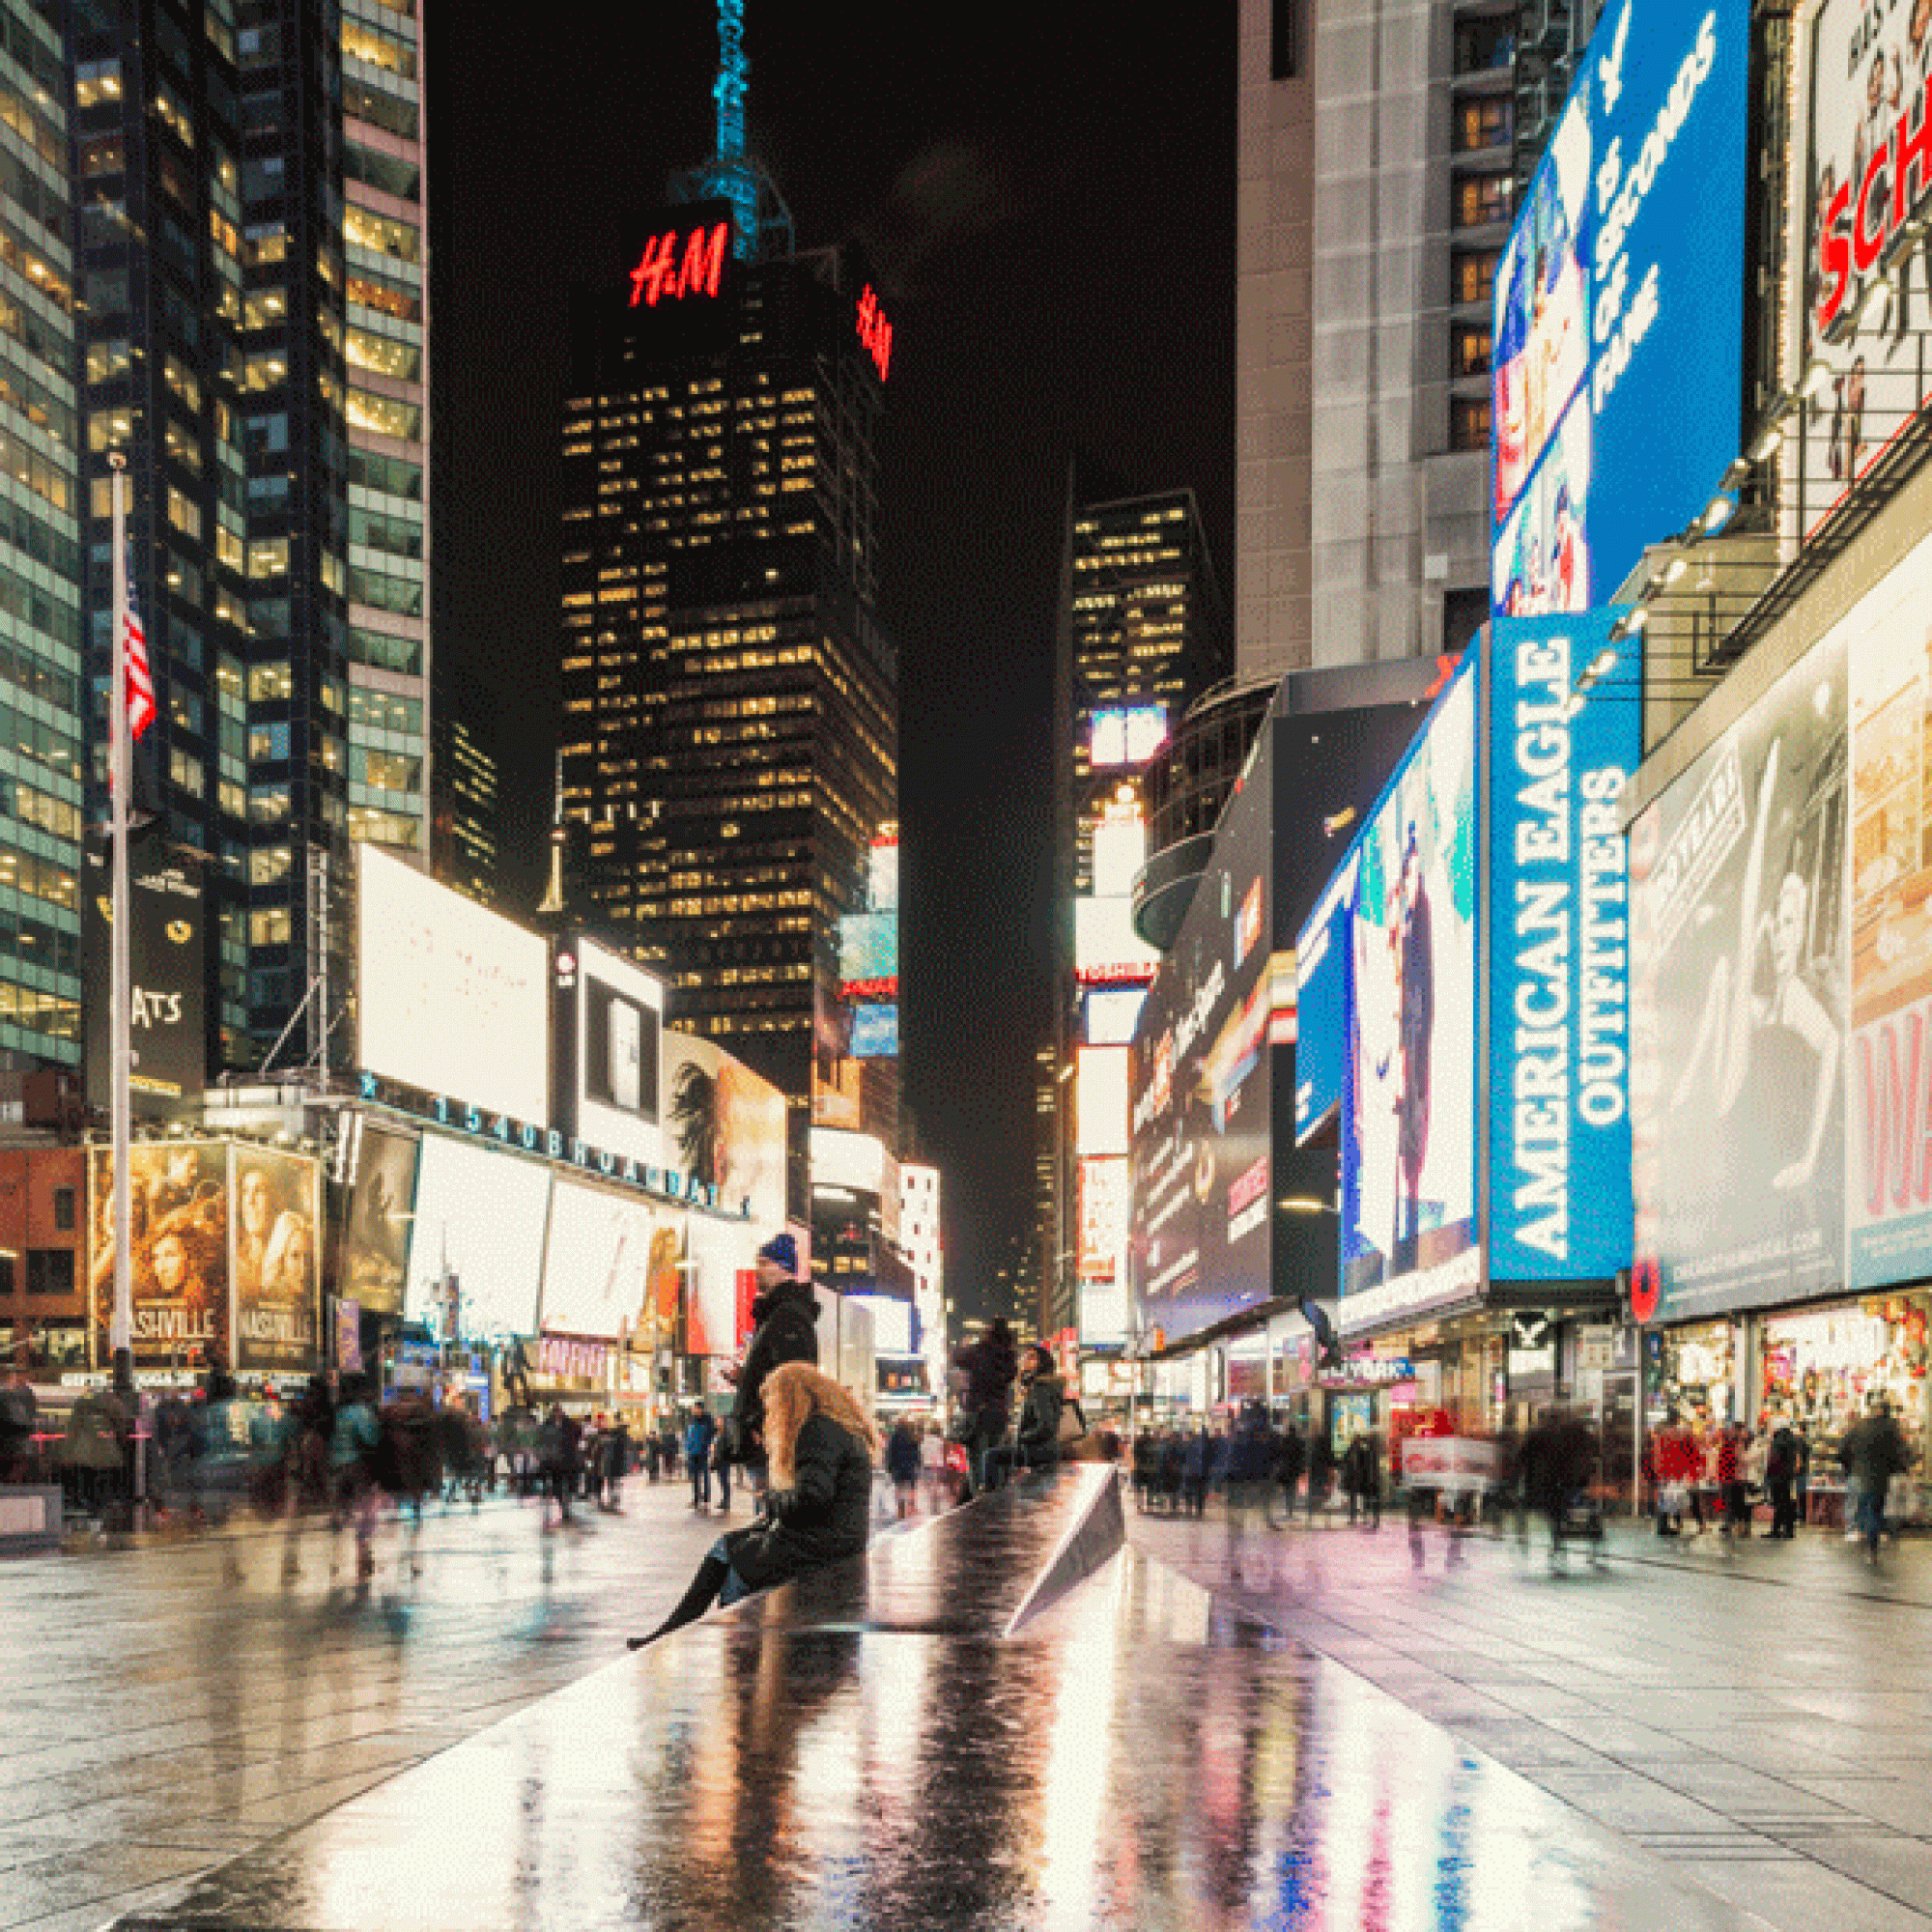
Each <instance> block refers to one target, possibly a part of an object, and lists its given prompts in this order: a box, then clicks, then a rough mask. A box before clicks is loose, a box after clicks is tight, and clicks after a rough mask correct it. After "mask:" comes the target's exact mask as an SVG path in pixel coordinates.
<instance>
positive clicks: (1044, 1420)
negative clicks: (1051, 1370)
mask: <svg viewBox="0 0 1932 1932" xmlns="http://www.w3.org/2000/svg"><path fill="white" fill-rule="evenodd" d="M1065 1400H1066V1384H1065V1381H1063V1380H1062V1379H1061V1378H1060V1377H1059V1376H1036V1377H1034V1378H1033V1380H1032V1381H1031V1382H1029V1383H1028V1384H1027V1392H1026V1401H1025V1403H1024V1404H1022V1405H1021V1407H1020V1426H1019V1431H1018V1435H1017V1437H1016V1439H1017V1442H1018V1445H1019V1452H1020V1461H1021V1462H1022V1463H1025V1464H1026V1466H1027V1467H1028V1468H1029V1469H1044V1468H1051V1467H1052V1465H1053V1464H1054V1463H1058V1462H1059V1461H1060V1407H1061V1405H1062V1403H1064V1402H1065Z"/></svg>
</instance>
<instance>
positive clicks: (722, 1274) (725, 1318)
mask: <svg viewBox="0 0 1932 1932" xmlns="http://www.w3.org/2000/svg"><path fill="white" fill-rule="evenodd" d="M765 1238H767V1237H766V1236H764V1235H762V1234H760V1235H758V1236H755V1237H753V1235H752V1231H751V1230H749V1229H746V1228H742V1227H739V1228H734V1227H732V1226H731V1225H730V1224H729V1223H728V1222H724V1221H714V1220H711V1219H709V1218H708V1217H707V1216H705V1215H702V1214H694V1215H693V1216H692V1217H691V1224H690V1229H689V1232H688V1235H687V1240H688V1242H689V1247H690V1255H689V1260H690V1263H691V1266H690V1269H689V1272H688V1276H687V1286H686V1289H685V1298H684V1311H685V1314H684V1319H685V1337H684V1347H685V1352H686V1353H687V1354H692V1355H735V1354H737V1353H738V1352H739V1351H740V1350H742V1349H743V1347H744V1345H745V1343H746V1342H748V1341H749V1340H750V1339H751V1333H752V1298H753V1294H754V1293H756V1286H757V1281H756V1275H755V1272H754V1269H753V1262H754V1259H755V1257H756V1254H757V1244H758V1242H759V1241H760V1240H763V1239H765ZM828 1340H829V1337H828V1335H827V1333H826V1329H825V1326H824V1324H823V1323H821V1324H820V1327H819V1346H820V1349H821V1350H823V1349H824V1347H825V1346H826V1343H827V1341H828Z"/></svg>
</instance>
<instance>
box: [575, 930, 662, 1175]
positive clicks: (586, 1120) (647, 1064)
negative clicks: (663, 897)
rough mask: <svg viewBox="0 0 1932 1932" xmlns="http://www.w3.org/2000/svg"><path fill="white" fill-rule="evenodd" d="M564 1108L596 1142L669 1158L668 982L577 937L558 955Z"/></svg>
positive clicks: (656, 1161) (638, 1155) (655, 1160)
mask: <svg viewBox="0 0 1932 1932" xmlns="http://www.w3.org/2000/svg"><path fill="white" fill-rule="evenodd" d="M556 985H557V1059H558V1063H559V1064H558V1067H557V1074H558V1088H559V1091H558V1094H557V1099H558V1107H559V1112H560V1113H563V1114H564V1116H565V1118H566V1120H567V1121H568V1122H570V1124H571V1127H572V1130H573V1131H574V1132H575V1133H576V1134H577V1135H578V1136H579V1137H580V1138H581V1139H582V1140H586V1141H588V1142H589V1143H590V1144H591V1145H592V1146H593V1147H599V1148H603V1149H605V1150H606V1151H608V1152H611V1153H621V1154H626V1155H628V1156H629V1157H630V1158H631V1159H633V1160H639V1161H644V1162H646V1163H648V1164H649V1165H650V1166H653V1167H659V1166H662V1165H664V1163H665V1148H664V1129H663V1124H662V1114H661V1111H660V1110H661V1108H662V1105H663V1094H662V1092H661V1088H662V1076H661V1073H660V1070H659V1058H660V1035H661V1033H662V1031H663V1027H664V982H663V981H662V980H659V979H657V978H656V977H655V975H653V974H650V973H646V972H644V971H643V970H642V969H641V968H639V967H637V966H634V965H632V963H631V962H630V961H629V960H628V959H626V958H624V957H623V955H622V954H621V953H617V952H611V950H610V948H609V947H605V946H600V945H599V944H598V943H597V942H596V941H595V940H593V939H588V938H585V937H583V936H582V934H579V935H578V936H576V937H575V938H573V939H572V940H571V941H570V942H569V943H568V944H567V945H565V946H563V947H560V948H559V949H558V952H557V958H556Z"/></svg>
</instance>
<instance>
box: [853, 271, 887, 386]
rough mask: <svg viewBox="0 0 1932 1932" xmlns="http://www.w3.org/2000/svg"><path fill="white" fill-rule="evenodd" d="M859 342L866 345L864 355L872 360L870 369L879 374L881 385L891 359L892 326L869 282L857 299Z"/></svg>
mask: <svg viewBox="0 0 1932 1932" xmlns="http://www.w3.org/2000/svg"><path fill="white" fill-rule="evenodd" d="M859 340H860V341H861V342H863V343H864V344H865V345H866V354H867V355H869V356H870V357H871V358H872V367H873V368H875V369H876V370H877V371H878V372H879V381H880V382H882V383H883V382H884V381H885V380H886V370H887V368H888V366H889V365H890V364H891V362H892V359H893V326H892V324H891V323H889V322H888V321H887V320H886V314H885V311H884V310H883V309H882V308H881V307H880V306H879V298H878V297H877V296H875V295H874V294H873V293H872V285H871V283H869V282H867V284H866V293H865V294H864V295H862V296H861V297H860V298H859Z"/></svg>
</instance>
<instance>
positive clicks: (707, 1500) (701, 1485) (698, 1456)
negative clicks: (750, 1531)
mask: <svg viewBox="0 0 1932 1932" xmlns="http://www.w3.org/2000/svg"><path fill="white" fill-rule="evenodd" d="M717 1438H718V1425H717V1423H716V1422H714V1421H713V1420H712V1419H711V1413H710V1411H709V1410H708V1409H704V1408H698V1407H696V1406H694V1407H693V1409H692V1411H691V1414H690V1417H689V1418H688V1419H687V1421H686V1422H685V1425H684V1461H685V1466H686V1467H687V1468H688V1469H690V1471H691V1506H692V1508H693V1509H695V1510H701V1511H709V1509H710V1508H711V1445H712V1443H713V1442H715V1441H716V1440H717Z"/></svg>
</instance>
